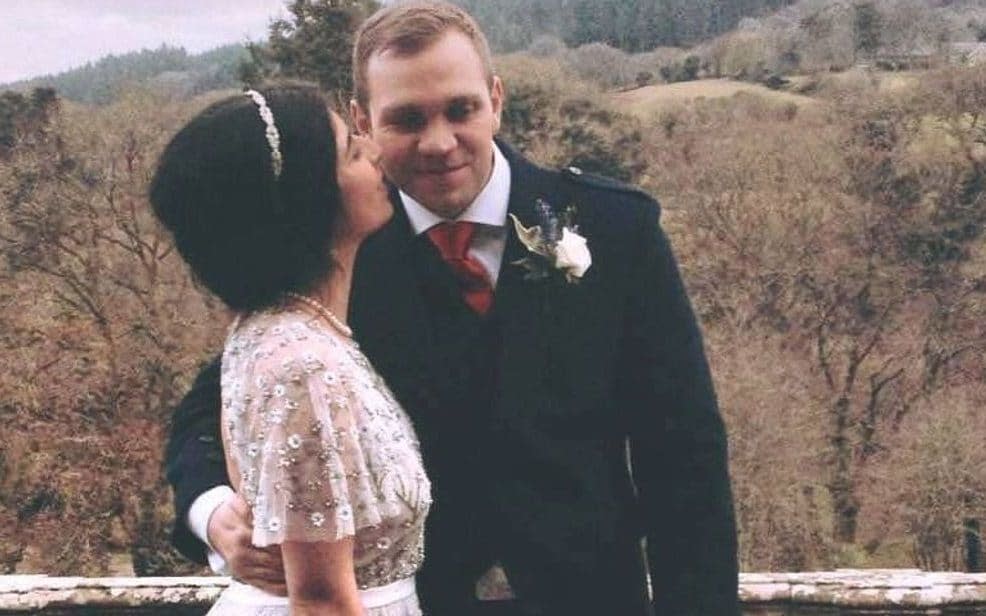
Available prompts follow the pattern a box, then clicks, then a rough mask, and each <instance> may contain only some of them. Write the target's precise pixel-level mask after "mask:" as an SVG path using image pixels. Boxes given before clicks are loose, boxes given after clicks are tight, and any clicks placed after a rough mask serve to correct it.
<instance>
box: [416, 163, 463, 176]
mask: <svg viewBox="0 0 986 616" xmlns="http://www.w3.org/2000/svg"><path fill="white" fill-rule="evenodd" d="M468 166H469V165H468V164H467V163H463V164H461V165H449V166H445V167H429V168H426V169H422V170H420V171H419V173H420V174H422V175H434V176H442V175H451V174H452V173H455V172H456V171H459V170H461V169H465V168H466V167H468Z"/></svg>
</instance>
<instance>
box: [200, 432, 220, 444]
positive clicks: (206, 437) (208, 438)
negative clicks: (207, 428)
mask: <svg viewBox="0 0 986 616" xmlns="http://www.w3.org/2000/svg"><path fill="white" fill-rule="evenodd" d="M199 441H200V442H202V443H215V442H216V437H214V436H212V435H211V434H200V435H199Z"/></svg>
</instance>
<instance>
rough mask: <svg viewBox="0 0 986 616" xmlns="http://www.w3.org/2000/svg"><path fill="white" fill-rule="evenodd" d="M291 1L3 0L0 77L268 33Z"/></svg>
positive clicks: (33, 74) (7, 79)
mask: <svg viewBox="0 0 986 616" xmlns="http://www.w3.org/2000/svg"><path fill="white" fill-rule="evenodd" d="M285 4H286V1H285V0H0V83H7V82H11V81H16V80H19V79H24V78H27V77H36V76H39V75H44V74H48V73H58V72H61V71H64V70H66V69H69V68H74V67H76V66H81V65H83V64H85V63H86V62H88V61H90V60H98V59H99V58H101V57H103V56H105V55H107V54H110V53H115V54H119V53H125V52H128V51H137V50H139V49H143V48H155V47H160V46H161V44H162V43H167V44H169V45H174V46H181V47H184V48H185V49H187V50H188V51H189V53H196V52H199V51H205V50H207V49H211V48H213V47H218V46H219V45H222V44H225V43H236V42H244V41H246V40H247V39H250V40H260V39H264V38H266V34H267V25H268V24H269V23H270V21H271V19H273V18H275V17H278V16H281V15H283V14H284V13H285V10H284V8H283V7H284V5H285Z"/></svg>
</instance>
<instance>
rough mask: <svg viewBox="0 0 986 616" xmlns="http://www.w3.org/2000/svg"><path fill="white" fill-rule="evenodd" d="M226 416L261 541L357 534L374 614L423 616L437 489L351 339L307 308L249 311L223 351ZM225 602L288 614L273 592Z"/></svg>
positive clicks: (231, 461) (409, 431) (234, 461)
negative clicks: (247, 602)
mask: <svg viewBox="0 0 986 616" xmlns="http://www.w3.org/2000/svg"><path fill="white" fill-rule="evenodd" d="M222 421H223V427H222V434H223V440H224V445H225V450H226V452H227V466H228V469H229V473H230V477H231V478H232V481H233V483H234V484H235V485H234V487H235V488H236V489H237V491H238V492H239V493H240V494H242V496H243V497H244V498H245V499H246V500H247V502H248V503H249V504H250V506H251V508H252V510H253V543H254V544H255V545H257V546H268V545H272V544H280V543H283V542H284V541H305V542H316V541H335V540H339V539H341V538H344V537H348V536H353V537H354V553H353V558H354V564H355V569H356V571H355V572H356V582H357V584H358V586H359V588H360V595H361V598H363V600H364V606H366V609H367V611H366V614H367V615H368V616H418V615H420V613H421V611H420V608H419V607H418V602H417V597H416V596H415V595H414V593H413V586H411V588H412V591H411V594H410V596H406V595H407V593H406V592H405V591H406V590H407V588H408V585H409V584H412V580H413V576H414V574H415V572H416V571H417V569H418V567H419V566H420V564H421V561H422V560H423V557H424V548H423V532H424V521H425V516H426V514H427V512H428V507H429V505H430V503H431V495H430V485H429V482H428V479H427V477H426V475H425V472H424V469H423V466H422V463H421V456H420V453H419V448H418V441H417V438H416V437H415V434H414V430H413V427H412V425H411V422H410V420H409V418H408V417H407V415H406V414H405V413H404V411H403V410H402V409H401V407H400V405H399V404H398V403H397V401H396V400H395V399H394V396H393V394H392V393H391V392H390V390H389V389H388V388H387V386H386V384H385V383H384V382H383V380H382V379H381V378H380V376H379V375H378V374H377V373H376V372H375V371H374V369H373V367H372V366H371V365H370V363H369V361H368V360H367V359H366V357H365V356H364V355H363V353H362V352H361V351H360V350H359V347H358V345H357V344H356V343H355V342H354V341H353V340H352V339H351V338H350V337H348V336H346V335H345V334H344V333H341V332H340V331H339V329H337V328H336V327H333V325H332V324H331V323H329V321H328V320H327V319H325V318H323V317H321V316H316V315H315V314H314V312H313V311H310V310H308V309H307V307H305V308H303V307H291V306H290V305H288V306H284V307H278V308H272V309H269V310H265V311H261V312H256V313H253V314H251V315H249V316H247V317H245V318H243V319H242V320H241V321H240V322H239V323H237V324H234V327H233V329H232V331H231V333H230V335H229V337H228V339H227V340H226V346H225V351H224V353H223V360H222ZM395 586H400V587H401V588H402V589H403V590H402V591H401V592H400V593H398V596H397V597H396V598H395V597H394V593H393V592H391V590H390V589H392V588H394V587H395ZM380 589H383V590H384V591H386V592H385V593H384V594H385V595H386V593H387V592H389V593H390V596H389V597H387V596H384V598H383V599H381V595H380V594H379V592H378V594H377V595H373V593H374V592H375V591H379V590H380ZM230 590H231V589H230ZM230 590H227V593H229V592H230ZM257 592H260V591H259V590H257ZM399 595H405V596H399ZM225 598H226V597H221V598H220V600H219V601H218V602H217V604H216V605H215V606H214V607H213V611H212V612H210V613H211V614H232V613H236V614H244V613H252V614H287V607H286V603H284V600H283V599H281V600H280V602H278V601H274V600H273V599H275V598H274V597H273V596H271V599H272V600H271V602H270V603H271V606H268V607H264V606H262V605H261V606H256V609H251V610H250V611H249V612H245V611H244V606H243V604H242V603H240V604H234V603H235V602H230V601H224V599H225ZM371 599H372V600H371ZM381 601H383V604H381ZM260 603H263V601H261V602H260Z"/></svg>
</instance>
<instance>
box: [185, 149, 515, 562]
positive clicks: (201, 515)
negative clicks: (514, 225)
mask: <svg viewBox="0 0 986 616" xmlns="http://www.w3.org/2000/svg"><path fill="white" fill-rule="evenodd" d="M510 183H511V173H510V165H509V164H508V163H507V159H506V158H505V157H504V156H503V152H501V151H500V148H499V147H498V146H497V145H496V144H495V143H494V144H493V172H492V173H491V174H490V179H489V181H487V182H486V186H484V187H483V190H481V191H480V192H479V195H477V196H476V199H475V200H474V201H473V202H472V203H471V204H469V207H467V208H466V209H465V210H463V211H462V213H461V214H459V216H458V217H457V218H455V219H454V220H452V221H449V220H446V219H445V218H442V217H441V216H439V215H437V214H435V213H434V212H432V211H431V210H429V209H428V208H426V207H425V206H423V205H421V204H420V203H418V202H417V201H415V200H414V199H413V198H412V197H411V196H410V195H408V194H407V193H405V192H404V191H401V192H400V196H401V201H402V203H403V205H404V210H405V211H406V212H407V217H408V219H409V220H410V222H411V228H412V229H413V230H414V234H415V235H421V234H422V233H424V232H425V231H427V230H428V229H430V228H432V227H434V226H435V225H437V224H440V223H443V222H460V221H461V222H473V223H476V224H477V227H476V234H475V236H473V240H472V244H471V245H470V247H469V255H470V256H472V257H474V258H476V259H477V260H478V261H479V262H480V263H481V264H482V265H483V267H484V268H485V269H486V272H487V273H488V274H489V276H490V282H491V284H492V285H493V288H494V289H495V288H496V281H497V278H498V277H499V275H500V263H501V261H502V260H503V251H504V250H505V249H506V246H507V232H508V229H507V204H508V203H509V202H510ZM232 493H233V490H232V488H230V487H229V486H216V487H215V488H212V489H211V490H208V491H206V492H204V493H202V494H200V495H199V497H198V498H196V499H195V501H193V502H192V506H191V507H189V509H188V520H187V522H188V528H189V529H190V530H191V531H192V533H193V534H194V535H195V536H196V537H198V538H199V539H201V540H202V542H203V543H205V544H206V545H207V546H208V547H209V550H208V557H209V567H210V568H211V569H212V570H213V571H214V572H216V573H218V574H220V575H229V574H230V571H229V568H228V567H227V566H226V561H225V560H224V559H223V557H222V556H220V555H219V553H218V552H216V551H215V549H214V548H213V547H212V544H210V543H209V538H208V530H209V519H210V518H211V517H212V514H213V513H215V511H216V509H217V508H218V507H219V505H221V504H222V502H223V501H224V500H226V498H227V497H228V496H229V495H230V494H232Z"/></svg>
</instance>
